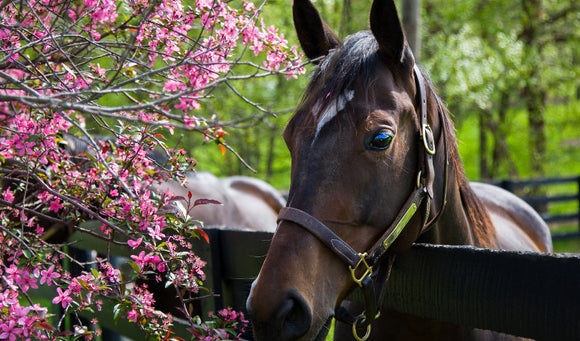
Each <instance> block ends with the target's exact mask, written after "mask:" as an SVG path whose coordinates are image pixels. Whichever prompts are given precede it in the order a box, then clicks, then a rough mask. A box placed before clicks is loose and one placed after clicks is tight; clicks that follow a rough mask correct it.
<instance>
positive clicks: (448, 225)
mask: <svg viewBox="0 0 580 341" xmlns="http://www.w3.org/2000/svg"><path fill="white" fill-rule="evenodd" d="M435 205H437V206H436V207H437V209H438V208H439V203H437V202H436V203H435ZM422 239H423V238H422ZM424 239H425V240H422V241H424V242H428V243H433V244H447V245H474V244H475V239H474V236H473V233H472V229H471V226H470V222H469V219H468V215H467V213H466V211H465V208H464V207H463V205H462V201H461V194H460V189H459V186H457V185H456V184H455V183H453V184H450V188H449V190H448V193H447V205H446V206H445V209H444V211H443V212H442V213H441V216H440V217H439V219H438V220H437V222H436V223H435V225H434V226H433V228H432V229H431V230H430V231H429V232H427V233H426V234H425V238H424Z"/></svg>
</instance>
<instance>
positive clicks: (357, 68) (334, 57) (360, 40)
mask: <svg viewBox="0 0 580 341" xmlns="http://www.w3.org/2000/svg"><path fill="white" fill-rule="evenodd" d="M377 50H378V45H377V42H376V40H375V38H374V37H373V35H372V34H371V33H370V32H369V31H363V32H358V33H355V34H353V35H351V36H349V37H347V38H346V39H345V41H344V43H343V44H342V45H341V46H339V47H337V48H336V49H334V50H331V51H330V53H329V54H328V56H327V57H326V58H325V59H324V60H323V61H322V62H321V63H320V64H319V66H318V68H317V69H316V70H315V71H314V73H313V76H312V80H311V82H310V84H309V86H308V88H307V91H306V93H305V95H304V97H303V100H302V104H301V107H300V109H299V110H298V112H297V113H296V115H295V118H294V121H295V122H296V121H300V122H301V124H300V125H301V126H302V127H310V128H311V129H312V131H311V133H312V134H317V132H319V131H320V129H321V128H322V126H323V125H324V124H326V123H328V121H330V120H331V119H332V118H334V116H335V115H336V114H337V113H338V112H340V111H341V110H342V109H344V107H345V105H346V103H347V102H348V101H350V100H352V98H353V96H361V95H364V93H366V92H367V91H366V90H365V91H362V90H363V89H361V91H358V92H357V91H356V89H355V88H354V87H355V83H356V84H371V83H372V82H373V81H374V78H375V77H376V68H377V62H378V60H379V58H378V56H377ZM363 92H364V93H363ZM346 119H353V118H350V117H349V118H346Z"/></svg>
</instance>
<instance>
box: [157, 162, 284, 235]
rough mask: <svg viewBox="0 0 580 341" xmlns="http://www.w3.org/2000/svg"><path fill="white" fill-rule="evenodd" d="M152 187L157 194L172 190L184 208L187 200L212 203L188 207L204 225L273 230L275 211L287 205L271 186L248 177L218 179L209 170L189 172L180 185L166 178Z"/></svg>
mask: <svg viewBox="0 0 580 341" xmlns="http://www.w3.org/2000/svg"><path fill="white" fill-rule="evenodd" d="M154 189H155V191H157V192H159V193H163V192H166V191H170V192H172V193H173V194H174V195H176V196H177V197H178V198H180V200H179V202H180V203H181V205H182V206H183V207H187V206H188V201H189V202H190V203H195V201H196V200H202V201H203V202H210V203H214V204H204V205H197V206H193V205H190V206H191V207H189V210H188V214H189V215H190V216H192V217H194V218H195V219H196V220H199V221H200V222H202V223H203V225H204V226H207V227H209V226H212V227H228V228H235V229H245V230H253V231H266V232H274V231H275V229H276V225H277V224H276V220H277V217H278V212H279V211H280V210H281V209H282V208H283V207H284V206H286V200H285V199H284V197H283V196H282V195H281V194H280V192H278V191H277V190H276V189H275V188H274V187H272V186H271V185H270V184H268V183H267V182H265V181H262V180H259V179H257V178H253V177H249V176H229V177H224V178H218V177H216V176H215V175H213V174H211V173H208V172H192V173H189V174H188V175H187V181H186V182H185V183H184V184H183V185H182V184H180V183H178V182H177V181H174V180H168V181H165V182H161V183H158V184H155V186H154ZM204 199H211V201H206V200H204ZM216 202H218V203H219V204H217V203H216Z"/></svg>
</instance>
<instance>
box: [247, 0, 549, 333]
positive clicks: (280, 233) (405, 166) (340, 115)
mask: <svg viewBox="0 0 580 341" xmlns="http://www.w3.org/2000/svg"><path fill="white" fill-rule="evenodd" d="M293 15H294V23H295V26H296V30H297V33H298V37H299V40H300V43H301V45H302V48H303V49H304V52H305V53H306V55H307V56H308V57H309V58H310V59H311V60H313V61H314V62H315V63H319V65H318V67H317V69H316V70H315V72H314V74H313V76H312V80H311V83H310V85H309V86H308V89H307V90H306V94H305V96H304V99H303V101H302V103H301V105H300V106H299V108H298V110H297V112H296V113H295V115H294V116H293V118H292V119H291V120H290V122H289V123H288V126H287V127H286V130H285V132H284V139H285V141H286V144H287V145H288V148H289V150H290V153H291V157H292V174H291V177H292V178H291V187H290V192H289V198H288V207H287V208H284V209H283V210H282V211H281V214H280V217H279V220H280V222H279V225H278V229H277V231H276V233H275V235H274V238H273V240H272V243H271V246H270V249H269V251H268V255H267V257H266V260H265V262H264V264H263V266H262V269H261V271H260V274H259V276H258V278H257V279H256V280H255V282H254V284H253V286H252V292H251V294H250V297H249V298H248V302H247V308H248V311H249V312H250V314H251V316H252V322H253V326H254V334H255V337H256V340H268V341H269V340H277V341H279V340H324V337H325V335H326V334H327V333H328V328H329V325H330V321H331V320H332V317H333V316H336V317H337V319H339V318H340V320H342V321H346V322H348V323H349V324H352V325H348V324H345V323H337V324H336V329H335V339H337V340H350V339H352V338H353V335H354V337H355V338H356V339H358V340H361V339H362V340H364V339H366V338H370V339H372V340H458V339H459V340H462V339H475V340H485V339H502V340H512V339H518V338H516V337H512V336H510V335H504V334H499V333H495V332H491V331H483V330H478V329H471V328H467V327H463V326H456V325H452V324H449V323H443V322H438V321H433V320H426V319H422V318H418V317H413V316H408V315H404V314H401V313H398V312H395V311H383V312H382V313H381V314H377V312H378V310H379V309H380V306H381V299H380V298H381V297H382V295H383V293H384V286H385V283H384V282H386V280H387V278H388V273H389V271H390V266H391V265H392V263H393V258H394V256H393V255H395V254H397V253H400V252H404V251H405V250H406V249H408V248H409V247H410V246H411V244H412V243H413V242H415V241H419V242H424V243H436V244H456V245H473V246H477V247H483V248H493V249H509V250H532V251H540V252H549V251H551V250H552V242H551V237H550V232H549V230H548V227H547V226H546V224H545V223H544V222H543V221H542V219H541V218H540V217H539V215H538V214H537V213H536V212H535V211H534V210H533V209H532V208H531V207H530V206H528V205H527V204H525V203H524V202H523V201H522V200H520V199H518V198H517V197H515V196H514V195H512V194H510V193H509V192H506V191H504V190H502V189H500V188H497V187H493V186H490V185H485V184H476V183H469V182H468V180H467V178H466V176H465V173H464V170H463V166H462V164H461V161H460V158H459V154H458V150H457V143H456V138H455V135H454V127H453V122H452V121H451V120H450V118H449V115H448V113H447V110H446V109H445V107H444V105H443V103H442V101H441V99H440V98H439V97H438V96H437V95H436V94H435V90H434V87H433V85H432V84H431V82H430V81H429V80H428V79H426V78H425V75H424V74H423V72H422V71H421V70H420V69H418V68H417V66H416V65H415V60H414V57H413V54H412V52H411V50H410V48H409V46H408V44H407V42H406V39H405V36H404V33H403V30H402V28H401V24H400V21H399V18H398V15H397V12H396V7H395V4H394V2H393V1H392V0H375V1H374V3H373V5H372V9H371V14H370V26H371V31H370V32H367V31H365V32H359V33H356V34H353V35H351V36H349V37H347V38H346V39H345V41H344V42H341V41H340V40H339V39H338V38H337V36H336V35H335V34H334V33H332V31H331V30H330V29H329V27H328V26H327V25H326V23H324V21H322V19H321V18H320V16H319V13H318V11H317V10H316V9H315V7H314V6H313V4H312V3H310V1H308V0H294V4H293ZM345 263H346V264H345ZM347 265H348V266H347ZM349 268H350V271H349ZM466 280H469V279H466ZM355 283H356V284H355ZM357 284H358V286H360V288H362V290H363V296H364V297H365V306H364V312H363V313H362V314H361V315H356V314H357V313H360V312H361V310H362V309H363V308H362V307H360V306H358V305H357V304H349V303H347V302H343V300H344V299H345V297H346V296H347V295H348V294H349V293H350V291H352V290H353V288H356V287H357ZM369 297H370V298H369ZM530 299H533V298H530ZM371 326H372V332H371ZM369 334H370V335H369Z"/></svg>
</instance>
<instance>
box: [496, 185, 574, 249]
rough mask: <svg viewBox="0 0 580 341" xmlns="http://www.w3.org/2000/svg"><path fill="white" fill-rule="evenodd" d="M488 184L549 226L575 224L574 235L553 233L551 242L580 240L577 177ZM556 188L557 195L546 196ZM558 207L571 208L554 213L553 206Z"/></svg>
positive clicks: (569, 232) (572, 233)
mask: <svg viewBox="0 0 580 341" xmlns="http://www.w3.org/2000/svg"><path fill="white" fill-rule="evenodd" d="M491 183H492V184H494V185H497V186H500V187H502V188H504V189H506V190H508V191H510V192H513V193H515V194H516V195H518V196H519V197H520V198H522V199H523V200H524V201H526V202H527V203H529V204H530V205H531V206H532V207H534V208H535V209H536V210H537V211H538V213H540V215H541V216H542V218H543V219H544V220H545V221H546V222H547V223H548V224H550V225H558V224H562V223H576V226H577V228H576V229H575V231H566V232H554V233H552V238H553V239H566V238H578V237H580V176H570V177H561V178H543V179H530V180H502V181H492V182H491ZM556 187H559V188H560V191H559V194H547V193H550V192H552V191H550V189H555V188H556ZM562 189H564V191H562ZM561 203H574V204H572V205H568V209H565V210H564V211H563V212H558V213H554V210H553V206H554V205H556V204H561Z"/></svg>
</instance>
